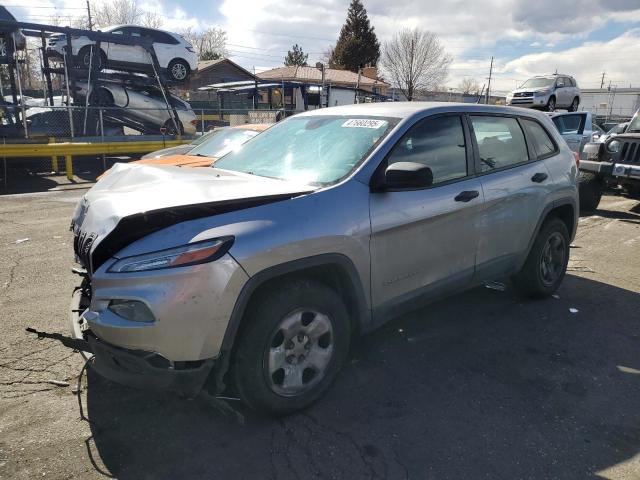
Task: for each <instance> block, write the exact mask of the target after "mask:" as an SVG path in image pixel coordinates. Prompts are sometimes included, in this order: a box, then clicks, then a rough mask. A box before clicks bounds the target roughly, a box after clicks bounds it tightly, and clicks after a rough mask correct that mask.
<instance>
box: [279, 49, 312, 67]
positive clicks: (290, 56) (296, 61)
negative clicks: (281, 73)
mask: <svg viewBox="0 0 640 480" xmlns="http://www.w3.org/2000/svg"><path fill="white" fill-rule="evenodd" d="M291 48H292V50H289V51H288V52H287V56H286V57H284V64H285V65H286V66H287V67H291V66H294V65H297V66H299V67H306V66H307V58H309V54H307V53H304V52H303V51H302V47H300V46H298V44H297V43H296V44H295V45H294V46H293V47H291Z"/></svg>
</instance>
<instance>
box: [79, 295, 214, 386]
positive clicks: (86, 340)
mask: <svg viewBox="0 0 640 480" xmlns="http://www.w3.org/2000/svg"><path fill="white" fill-rule="evenodd" d="M87 304H88V299H87V298H86V297H85V296H84V295H83V289H82V288H77V289H76V290H75V291H74V293H73V295H72V299H71V308H70V321H71V334H72V336H73V338H74V339H75V341H76V342H75V343H74V345H73V347H74V348H77V349H79V350H81V352H82V353H83V355H84V356H85V358H88V357H89V356H88V355H87V354H88V353H93V362H92V364H91V366H92V368H93V369H94V370H95V371H96V372H98V373H99V374H100V375H101V376H103V377H105V378H106V379H108V380H112V381H114V382H116V383H120V384H122V385H127V386H129V387H134V388H140V389H153V390H164V391H171V392H175V393H179V394H181V395H185V396H187V397H195V396H196V395H197V394H198V393H199V392H200V391H201V390H202V387H203V385H204V384H205V382H206V380H207V378H208V377H209V374H210V372H211V370H212V368H213V366H214V359H207V360H201V361H195V362H170V361H169V360H167V359H165V358H164V357H162V356H161V355H159V354H157V353H153V352H146V351H142V350H130V349H125V348H121V347H117V346H115V345H111V344H109V343H107V342H105V341H103V340H101V339H99V338H98V337H96V336H95V334H94V333H93V332H92V331H91V330H90V328H89V324H88V322H87V321H86V320H85V319H84V317H83V314H82V312H83V311H84V309H83V308H82V306H83V305H87Z"/></svg>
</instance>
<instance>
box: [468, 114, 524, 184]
mask: <svg viewBox="0 0 640 480" xmlns="http://www.w3.org/2000/svg"><path fill="white" fill-rule="evenodd" d="M471 124H472V125H473V132H474V135H475V138H476V142H477V144H478V150H479V153H480V163H481V171H482V172H489V171H491V170H496V169H499V168H504V167H509V166H511V165H517V164H519V163H523V162H527V161H528V160H529V154H528V153H527V144H526V142H525V139H524V134H523V133H522V129H521V128H520V125H519V124H518V121H517V120H516V119H515V118H511V117H493V116H491V117H489V116H487V117H484V116H476V115H473V116H471Z"/></svg>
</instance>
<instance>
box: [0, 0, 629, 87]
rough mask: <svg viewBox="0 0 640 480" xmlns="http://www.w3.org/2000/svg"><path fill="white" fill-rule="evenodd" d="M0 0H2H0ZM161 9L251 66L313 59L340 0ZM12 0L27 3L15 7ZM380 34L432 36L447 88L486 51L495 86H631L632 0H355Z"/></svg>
mask: <svg viewBox="0 0 640 480" xmlns="http://www.w3.org/2000/svg"><path fill="white" fill-rule="evenodd" d="M0 1H1V0H0ZM138 1H139V4H140V6H141V7H142V8H144V9H147V10H150V11H154V12H156V13H158V14H159V15H161V16H162V19H163V20H164V23H165V25H164V28H165V29H168V30H174V31H176V30H178V31H179V30H181V29H184V28H185V27H188V26H190V27H193V28H195V29H203V28H207V27H209V26H216V27H220V28H223V29H225V30H226V31H227V34H228V45H227V48H228V50H229V53H230V57H231V58H232V59H233V60H234V61H236V62H237V63H239V64H241V65H242V66H244V67H246V68H248V69H250V70H252V69H253V68H255V69H256V70H258V71H260V70H263V69H266V68H270V67H274V66H279V65H281V64H282V60H283V57H284V55H285V54H286V51H287V49H288V48H290V47H291V45H292V44H293V43H298V44H299V45H301V46H302V48H303V49H304V51H305V52H308V53H309V54H310V55H309V62H310V63H311V64H313V63H315V62H316V61H317V60H318V59H319V58H320V57H321V56H322V55H323V52H325V51H326V50H327V47H328V46H329V45H330V44H332V43H334V42H335V40H336V38H337V36H338V33H339V31H340V27H341V25H342V23H343V22H344V19H345V16H346V12H347V7H348V4H349V1H348V0H313V1H311V0H297V1H292V0H288V1H287V0H208V1H202V0H153V1H152V0H138ZM19 3H22V4H23V5H28V6H26V7H19V6H17V5H18V4H19ZM363 3H364V5H365V7H366V8H367V11H368V13H369V18H370V20H371V22H372V24H373V26H374V27H375V30H376V33H377V35H378V38H379V39H380V41H381V42H384V41H385V40H387V39H389V38H391V37H392V36H393V35H394V33H395V32H396V31H398V30H399V29H401V28H403V27H420V28H423V29H427V30H431V31H433V32H435V33H437V34H438V35H439V36H440V39H441V40H442V42H443V43H444V45H445V47H446V48H447V50H448V51H449V53H450V54H451V55H452V56H453V58H454V61H453V64H452V65H451V70H450V73H449V79H448V81H447V82H446V83H447V86H448V87H453V88H455V87H457V86H458V85H459V83H460V81H461V79H462V78H463V77H465V76H468V77H472V78H474V79H476V80H477V81H478V82H479V84H480V85H482V84H483V83H485V82H486V77H487V76H488V73H489V62H490V59H491V56H494V57H495V63H494V74H495V77H494V80H493V81H492V85H493V86H494V88H495V90H497V91H507V90H511V89H512V88H514V87H515V86H516V84H519V83H522V82H523V81H524V80H526V79H527V78H528V77H529V76H531V75H536V74H545V73H553V72H554V71H556V69H557V71H558V72H562V73H568V74H572V75H574V76H575V77H576V78H577V80H578V82H579V84H580V86H582V87H583V88H594V87H599V86H600V79H601V76H602V72H603V71H604V72H606V76H605V84H607V85H608V83H609V81H611V82H612V85H618V86H619V87H623V86H624V87H628V86H629V85H633V86H638V87H640V0H537V1H535V2H534V1H531V0H482V1H476V0H446V1H443V0H393V1H389V0H363ZM3 4H4V5H5V6H7V8H9V10H10V11H12V12H13V13H14V15H15V16H16V17H17V18H18V19H20V20H25V21H44V20H45V18H44V16H46V15H49V14H51V13H52V12H54V11H58V12H59V13H60V14H63V15H80V14H83V13H84V12H83V10H82V9H83V8H84V7H85V0H29V1H28V2H19V1H18V0H7V1H6V3H3Z"/></svg>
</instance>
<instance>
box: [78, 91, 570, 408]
mask: <svg viewBox="0 0 640 480" xmlns="http://www.w3.org/2000/svg"><path fill="white" fill-rule="evenodd" d="M577 177H578V168H577V165H576V161H575V158H574V155H573V154H572V152H571V150H569V148H568V146H567V144H566V142H565V141H564V140H563V139H562V137H561V136H560V135H559V134H558V132H557V130H556V129H555V128H554V126H553V123H552V122H551V120H550V119H549V118H548V117H547V116H546V115H544V114H541V113H539V112H535V111H529V110H522V109H517V108H505V107H494V106H484V105H466V104H438V103H377V104H363V105H353V106H343V107H335V108H327V109H322V110H316V111H313V112H305V113H302V114H300V115H296V116H293V117H291V118H288V119H287V120H285V121H283V122H281V123H279V124H277V125H275V126H273V127H272V128H270V129H269V130H267V131H266V132H264V133H262V134H260V135H258V136H257V137H255V138H254V139H252V140H250V141H249V142H247V143H245V144H244V145H243V146H242V147H241V148H239V149H237V150H235V151H233V152H231V153H229V154H228V155H226V156H225V157H222V158H221V159H220V160H218V161H217V162H216V163H215V164H214V165H213V167H212V168H201V169H181V168H177V167H156V166H145V165H139V164H138V165H134V164H118V165H116V166H115V167H114V168H113V169H112V170H111V174H110V175H108V176H106V177H105V178H104V179H102V180H100V181H99V182H98V183H97V184H96V185H95V186H94V187H93V188H92V189H91V190H90V191H89V192H88V193H87V194H86V195H85V196H84V197H83V198H82V200H81V201H80V203H79V205H78V207H77V210H76V213H75V215H74V218H73V223H72V228H73V231H74V234H75V242H74V243H75V253H76V257H77V259H78V261H79V262H80V263H81V264H82V266H83V269H78V273H80V275H82V277H83V281H82V285H81V286H80V287H78V289H77V290H76V291H75V293H74V301H73V303H72V314H71V321H72V329H73V332H74V335H75V337H76V338H78V339H84V340H86V341H87V342H88V345H89V346H88V347H87V348H90V349H91V350H92V351H93V353H94V355H95V358H94V363H93V366H94V368H95V369H96V370H97V371H98V372H99V373H100V374H102V375H104V376H105V377H108V378H110V379H112V380H115V381H118V382H121V383H123V384H127V385H132V386H139V387H155V388H163V389H169V390H173V391H178V392H181V393H182V394H186V395H190V396H193V395H196V394H197V393H198V392H199V391H200V390H201V389H202V388H203V387H206V388H207V389H208V390H209V391H213V392H214V394H219V393H222V392H225V393H226V394H237V395H239V396H240V397H241V398H242V400H244V401H245V402H246V403H247V404H248V405H249V406H251V407H253V408H255V409H257V410H261V411H264V412H270V413H275V414H284V413H289V412H292V411H295V410H298V409H301V408H304V407H306V406H307V405H309V404H310V403H311V402H313V401H315V400H316V399H317V398H319V397H320V395H321V394H322V393H323V392H324V391H325V390H326V389H327V388H328V387H329V385H330V383H331V382H332V381H333V379H334V378H335V377H336V374H337V373H338V371H339V369H340V367H341V366H342V365H343V363H344V361H345V359H346V358H347V354H348V350H349V345H350V342H351V340H352V338H353V337H354V336H355V335H359V334H363V333H366V332H368V331H370V330H372V329H373V328H375V327H376V326H378V325H380V324H382V323H383V322H385V321H387V320H388V319H389V318H391V317H392V316H397V315H399V314H400V313H402V312H405V311H407V310H411V309H415V308H417V307H419V306H420V305H422V304H424V303H425V302H428V301H431V300H433V299H435V298H439V297H442V296H444V295H447V294H451V293H453V292H456V291H459V290H460V289H464V288H470V287H473V286H475V285H478V284H482V283H484V282H487V281H490V280H492V279H496V278H500V277H504V276H512V278H513V280H514V283H515V285H516V286H517V287H518V288H519V289H520V291H522V292H523V293H524V294H526V295H528V296H532V297H540V296H546V295H550V294H551V293H553V292H554V291H555V290H556V289H557V288H558V286H559V284H560V282H561V281H562V279H563V276H564V274H565V270H566V266H567V261H568V258H569V244H570V242H571V241H572V239H573V237H574V234H575V230H576V225H577V215H578V190H577V183H576V180H577Z"/></svg>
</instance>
